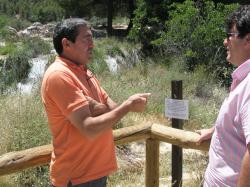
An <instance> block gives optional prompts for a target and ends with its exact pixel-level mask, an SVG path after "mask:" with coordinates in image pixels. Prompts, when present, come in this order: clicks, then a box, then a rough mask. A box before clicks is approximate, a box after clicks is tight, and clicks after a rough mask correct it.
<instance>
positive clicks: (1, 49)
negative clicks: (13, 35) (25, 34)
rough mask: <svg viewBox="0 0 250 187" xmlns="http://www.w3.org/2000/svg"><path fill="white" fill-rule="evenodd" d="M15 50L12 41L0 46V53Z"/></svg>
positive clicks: (4, 53) (8, 52)
mask: <svg viewBox="0 0 250 187" xmlns="http://www.w3.org/2000/svg"><path fill="white" fill-rule="evenodd" d="M15 50H16V45H15V44H13V43H7V44H6V45H5V46H3V47H0V55H7V54H10V53H13V52H14V51H15Z"/></svg>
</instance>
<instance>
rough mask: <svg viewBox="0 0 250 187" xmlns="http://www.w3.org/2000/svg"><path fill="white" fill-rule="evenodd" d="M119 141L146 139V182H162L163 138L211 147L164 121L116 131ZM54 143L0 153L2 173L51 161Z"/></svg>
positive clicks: (149, 184) (153, 186)
mask: <svg viewBox="0 0 250 187" xmlns="http://www.w3.org/2000/svg"><path fill="white" fill-rule="evenodd" d="M113 134H114V140H115V144H116V145H122V144H127V143H130V142H134V141H138V140H145V141H146V170H145V171H146V173H145V186H146V187H158V186H159V142H160V141H163V142H166V143H170V144H173V145H177V146H180V147H182V148H187V149H198V150H203V151H207V150H208V148H209V144H210V142H209V141H206V142H204V143H202V144H200V145H197V144H196V141H197V139H198V138H199V135H198V134H197V133H194V132H190V131H184V130H179V129H175V128H171V127H167V126H164V125H160V124H150V125H137V126H130V127H126V128H121V129H117V130H114V131H113ZM51 151H52V145H44V146H39V147H35V148H31V149H27V150H23V151H15V152H10V153H6V154H4V155H2V156H0V176H1V175H7V174H11V173H14V172H17V171H21V170H24V169H26V168H30V167H35V166H41V165H45V164H48V163H49V162H50V157H51Z"/></svg>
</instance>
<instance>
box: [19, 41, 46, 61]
mask: <svg viewBox="0 0 250 187" xmlns="http://www.w3.org/2000/svg"><path fill="white" fill-rule="evenodd" d="M22 42H23V46H22V48H23V51H25V53H26V55H28V56H29V58H34V57H36V56H38V55H39V54H48V53H49V52H50V50H51V46H50V45H49V44H48V43H47V42H45V41H44V40H43V39H41V38H39V37H32V38H24V39H23V41H22Z"/></svg>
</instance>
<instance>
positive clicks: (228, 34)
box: [227, 32, 239, 39]
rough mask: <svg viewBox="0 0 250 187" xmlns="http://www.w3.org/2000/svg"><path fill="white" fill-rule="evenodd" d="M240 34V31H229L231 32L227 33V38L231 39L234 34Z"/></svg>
mask: <svg viewBox="0 0 250 187" xmlns="http://www.w3.org/2000/svg"><path fill="white" fill-rule="evenodd" d="M238 35H239V33H238V32H229V33H227V39H229V38H230V37H232V36H238Z"/></svg>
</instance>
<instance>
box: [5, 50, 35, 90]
mask: <svg viewBox="0 0 250 187" xmlns="http://www.w3.org/2000/svg"><path fill="white" fill-rule="evenodd" d="M0 67H1V74H0V83H1V85H2V86H4V87H5V86H10V85H13V84H16V83H17V82H20V81H22V80H24V79H25V78H26V77H27V75H28V73H29V70H30V67H31V65H30V63H29V57H28V56H27V55H26V54H25V53H23V51H15V52H14V53H13V54H12V55H10V56H8V57H7V59H6V60H4V61H0Z"/></svg>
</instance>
